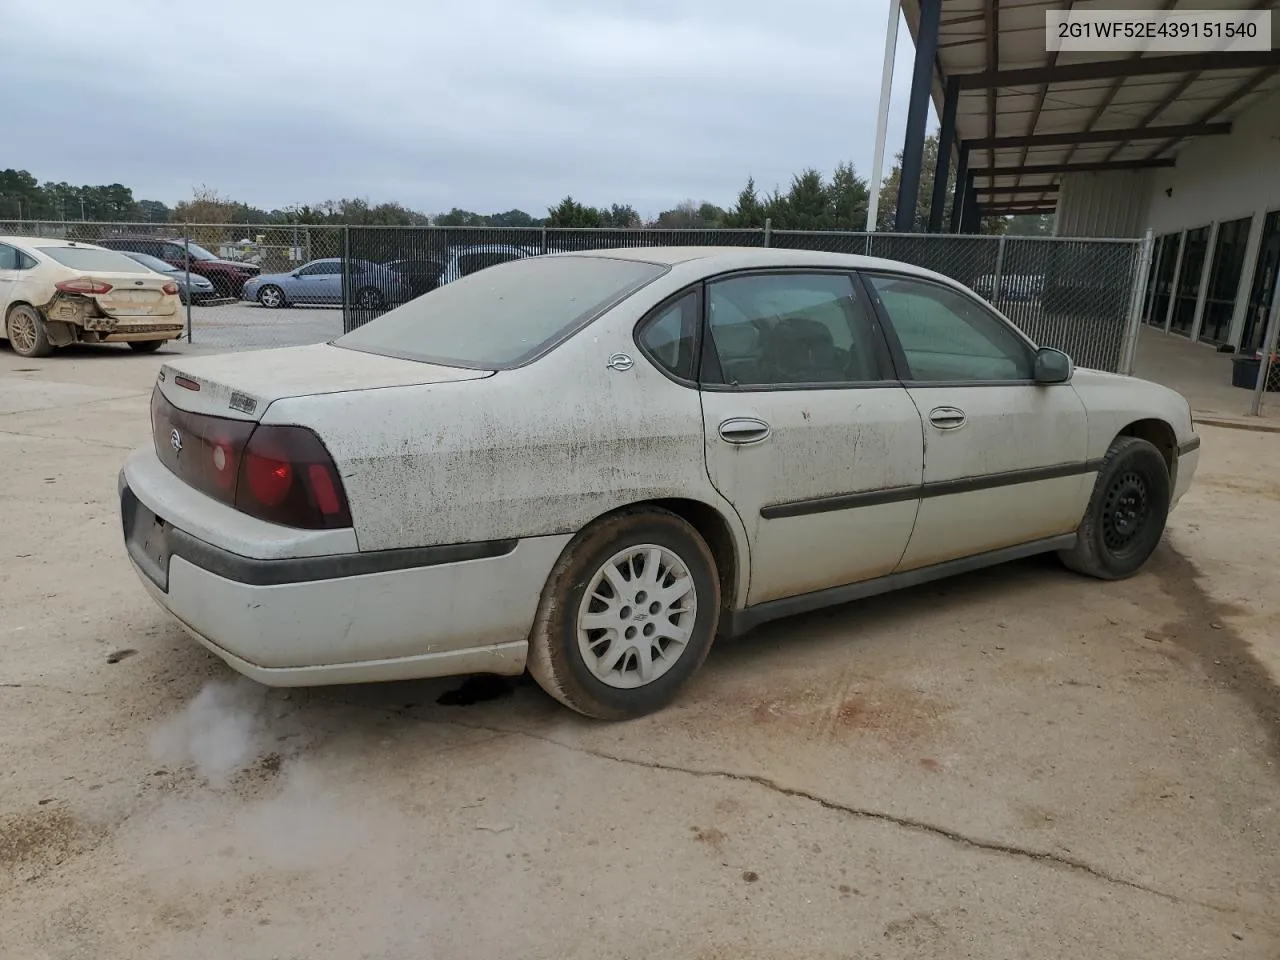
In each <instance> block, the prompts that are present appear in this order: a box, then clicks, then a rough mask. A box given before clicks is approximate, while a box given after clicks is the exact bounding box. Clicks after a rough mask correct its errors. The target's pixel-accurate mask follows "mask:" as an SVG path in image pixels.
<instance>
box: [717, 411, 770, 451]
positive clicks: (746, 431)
mask: <svg viewBox="0 0 1280 960" xmlns="http://www.w3.org/2000/svg"><path fill="white" fill-rule="evenodd" d="M770 432H771V430H770V428H769V425H768V424H767V423H765V422H764V421H763V420H757V419H756V418H755V417H732V418H731V419H729V420H726V421H724V422H723V423H721V424H720V439H721V440H723V441H724V442H725V443H737V444H745V443H759V442H760V441H761V440H767V439H768V438H769V434H770Z"/></svg>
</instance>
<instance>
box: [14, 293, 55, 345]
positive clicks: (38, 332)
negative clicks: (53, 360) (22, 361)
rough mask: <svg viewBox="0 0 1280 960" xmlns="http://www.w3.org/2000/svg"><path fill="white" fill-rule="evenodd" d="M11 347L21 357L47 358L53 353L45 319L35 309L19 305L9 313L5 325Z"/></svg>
mask: <svg viewBox="0 0 1280 960" xmlns="http://www.w3.org/2000/svg"><path fill="white" fill-rule="evenodd" d="M4 332H5V336H6V337H8V338H9V346H11V347H13V352H14V353H16V354H17V355H18V356H20V357H47V356H49V354H51V353H53V344H52V343H50V342H49V331H48V330H46V329H45V325H44V317H42V316H40V311H38V310H37V309H36V308H35V307H29V306H27V305H26V304H19V305H18V306H16V307H14V308H13V309H12V310H10V311H9V315H8V316H7V317H6V318H5V323H4Z"/></svg>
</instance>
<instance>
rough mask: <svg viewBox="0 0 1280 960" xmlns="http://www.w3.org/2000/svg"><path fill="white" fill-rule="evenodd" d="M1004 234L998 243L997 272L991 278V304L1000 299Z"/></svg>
mask: <svg viewBox="0 0 1280 960" xmlns="http://www.w3.org/2000/svg"><path fill="white" fill-rule="evenodd" d="M1004 239H1005V238H1004V234H1003V233H1002V234H1000V239H999V240H997V241H996V272H995V274H994V276H992V278H991V302H992V303H995V302H996V301H997V300H999V299H1000V278H1001V277H1003V276H1004Z"/></svg>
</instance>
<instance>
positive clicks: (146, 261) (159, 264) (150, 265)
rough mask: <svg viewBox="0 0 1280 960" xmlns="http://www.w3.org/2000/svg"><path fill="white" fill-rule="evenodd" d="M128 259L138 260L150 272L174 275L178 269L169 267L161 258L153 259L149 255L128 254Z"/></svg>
mask: <svg viewBox="0 0 1280 960" xmlns="http://www.w3.org/2000/svg"><path fill="white" fill-rule="evenodd" d="M125 256H126V257H128V258H129V259H130V260H136V261H138V263H140V264H142V265H143V266H144V267H146V268H147V269H148V270H154V271H155V272H156V273H173V272H175V270H176V268H175V267H171V266H169V264H167V263H165V262H164V261H163V260H161V259H160V258H159V257H153V256H151V254H149V253H126V254H125Z"/></svg>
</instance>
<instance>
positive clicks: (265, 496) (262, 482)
mask: <svg viewBox="0 0 1280 960" xmlns="http://www.w3.org/2000/svg"><path fill="white" fill-rule="evenodd" d="M244 476H245V479H246V480H248V481H249V493H250V495H252V497H253V499H254V500H256V501H257V502H258V503H259V504H260V505H261V506H264V507H278V506H280V504H282V503H284V498H285V497H287V496H288V495H289V488H290V487H291V486H293V468H292V467H291V466H289V464H288V463H286V462H285V461H283V460H276V459H274V458H273V457H263V456H260V455H258V454H256V453H250V454H249V455H248V456H247V457H245V458H244Z"/></svg>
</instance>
